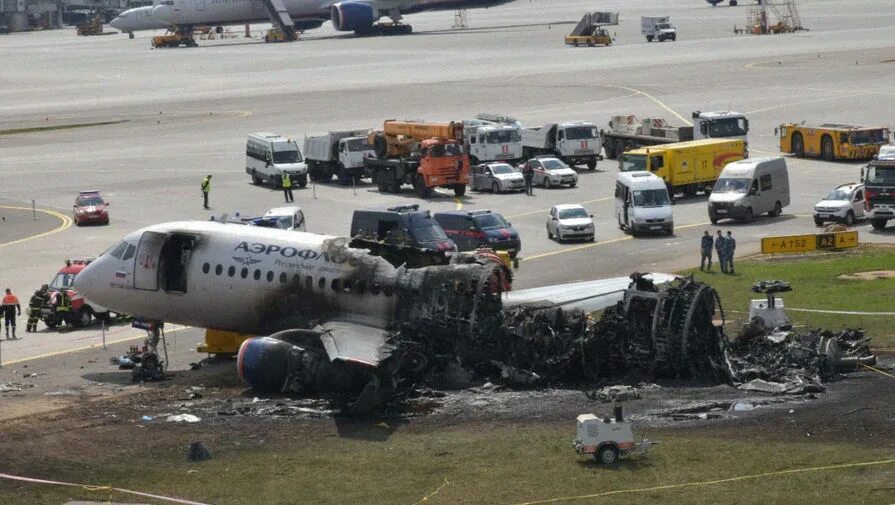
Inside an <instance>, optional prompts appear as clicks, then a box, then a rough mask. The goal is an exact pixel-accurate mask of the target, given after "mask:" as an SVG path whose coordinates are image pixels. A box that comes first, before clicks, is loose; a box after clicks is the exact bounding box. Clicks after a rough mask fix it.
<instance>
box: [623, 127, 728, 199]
mask: <svg viewBox="0 0 895 505" xmlns="http://www.w3.org/2000/svg"><path fill="white" fill-rule="evenodd" d="M745 157H746V143H745V141H743V140H741V139H704V140H691V141H689V142H676V143H673V144H660V145H657V146H649V147H641V148H639V149H633V150H631V151H626V152H625V154H623V155H622V156H620V157H619V161H618V167H619V172H636V171H642V170H648V171H649V172H650V173H653V174H655V175H657V176H659V177H661V178H662V179H664V180H665V184H666V185H667V186H668V193H669V196H671V197H672V198H674V195H675V193H683V194H684V195H685V196H693V195H695V194H696V193H697V192H698V191H703V192H704V193H706V194H708V193H709V192H711V190H712V188H713V187H714V185H715V181H717V180H718V177H719V176H720V175H721V170H723V169H724V167H725V166H727V164H728V163H730V162H733V161H739V160H741V159H744V158H745Z"/></svg>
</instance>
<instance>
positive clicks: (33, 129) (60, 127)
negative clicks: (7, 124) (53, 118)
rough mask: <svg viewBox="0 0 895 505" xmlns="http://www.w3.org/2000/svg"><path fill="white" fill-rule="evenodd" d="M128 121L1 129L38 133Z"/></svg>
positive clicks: (15, 132) (6, 133)
mask: <svg viewBox="0 0 895 505" xmlns="http://www.w3.org/2000/svg"><path fill="white" fill-rule="evenodd" d="M126 122H128V120H127V119H119V120H116V121H99V122H96V123H76V124H64V125H55V126H33V127H30V128H10V129H7V130H0V135H15V134H17V133H37V132H45V131H53V130H72V129H75V128H89V127H91V126H106V125H112V124H121V123H126Z"/></svg>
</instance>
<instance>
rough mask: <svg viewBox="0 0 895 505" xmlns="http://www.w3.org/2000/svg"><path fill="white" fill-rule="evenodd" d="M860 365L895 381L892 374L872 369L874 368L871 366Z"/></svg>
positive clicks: (894, 376)
mask: <svg viewBox="0 0 895 505" xmlns="http://www.w3.org/2000/svg"><path fill="white" fill-rule="evenodd" d="M858 364H859V365H861V366H862V367H864V368H869V369H870V370H873V371H874V372H876V373H879V374H883V375H885V376H886V377H891V378H893V379H895V375H892V374H890V373H889V372H884V371H882V370H880V369H879V368H876V367H872V366H870V365H865V364H864V363H858Z"/></svg>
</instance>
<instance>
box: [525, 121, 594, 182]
mask: <svg viewBox="0 0 895 505" xmlns="http://www.w3.org/2000/svg"><path fill="white" fill-rule="evenodd" d="M522 147H523V156H524V157H525V158H526V159H528V158H534V157H535V156H542V155H553V156H556V157H557V158H559V159H561V160H562V161H564V162H566V163H568V164H569V165H571V166H573V167H574V166H575V165H580V164H586V165H587V168H588V169H589V170H596V169H597V160H598V159H600V158H601V155H600V149H601V148H602V142H601V141H600V132H599V131H598V130H597V127H595V126H594V125H593V123H591V122H589V121H575V122H571V121H570V122H563V123H551V124H547V125H544V126H541V127H540V128H523V129H522Z"/></svg>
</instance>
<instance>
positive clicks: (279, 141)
mask: <svg viewBox="0 0 895 505" xmlns="http://www.w3.org/2000/svg"><path fill="white" fill-rule="evenodd" d="M246 173H247V174H249V175H251V176H252V182H253V183H255V184H263V183H267V184H270V185H271V186H274V187H276V188H279V187H280V183H281V182H282V179H283V174H284V173H288V174H289V176H290V178H291V179H292V184H293V185H296V186H298V187H299V188H303V187H305V186H307V185H308V166H307V164H305V161H304V159H302V156H301V151H300V150H299V149H298V143H297V142H296V141H294V140H292V139H287V138H286V137H283V136H280V135H277V134H276V133H252V134H249V138H248V140H247V141H246Z"/></svg>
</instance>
